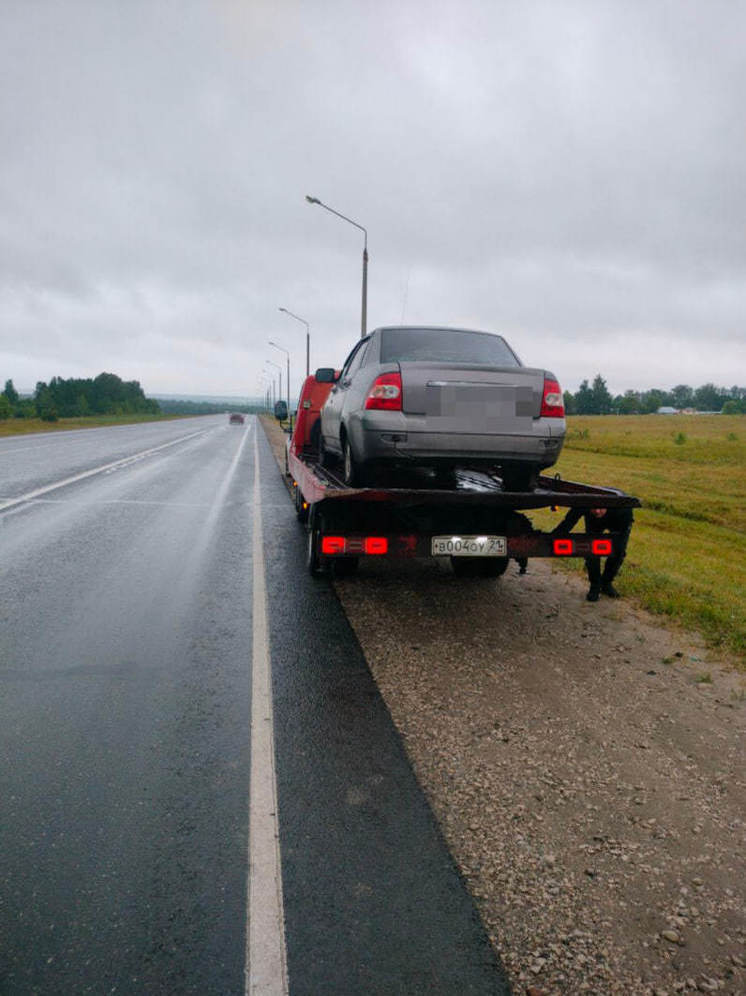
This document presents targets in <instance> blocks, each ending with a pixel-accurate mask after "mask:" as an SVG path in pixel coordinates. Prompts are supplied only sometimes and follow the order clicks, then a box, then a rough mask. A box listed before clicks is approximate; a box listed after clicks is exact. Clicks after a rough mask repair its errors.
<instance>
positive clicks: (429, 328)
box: [371, 325, 500, 336]
mask: <svg viewBox="0 0 746 996" xmlns="http://www.w3.org/2000/svg"><path fill="white" fill-rule="evenodd" d="M403 329H407V331H410V330H411V331H413V332H477V333H479V335H497V336H499V335H500V333H499V332H488V331H487V330H486V329H464V328H460V327H459V326H454V325H380V326H379V327H378V328H376V329H373V332H371V335H373V333H374V332H400V331H402V330H403Z"/></svg>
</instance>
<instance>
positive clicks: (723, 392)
mask: <svg viewBox="0 0 746 996" xmlns="http://www.w3.org/2000/svg"><path fill="white" fill-rule="evenodd" d="M564 397H565V412H566V413H567V414H568V415H651V414H653V413H654V412H657V411H658V409H659V408H676V409H677V410H678V411H681V410H682V409H684V408H689V409H693V410H694V411H698V412H722V413H723V414H724V415H746V387H737V386H735V387H730V388H725V387H716V386H715V385H714V384H703V385H702V386H701V387H697V388H694V387H690V386H689V385H688V384H677V385H676V387H672V388H671V389H670V390H669V391H664V390H661V389H660V388H657V387H654V388H651V389H650V390H649V391H634V390H629V391H625V392H624V394H617V395H616V397H613V396H612V394H611V392H610V391H609V389H608V388H607V386H606V381H605V380H604V378H603V377H602V376H601V374H597V375H596V377H595V379H594V381H593V383H592V384H589V383H588V381H587V380H584V381H583V382H582V384H581V385H580V387H579V388H578V390H577V391H576V392H575V393H574V394H573V393H572V392H571V391H565V395H564Z"/></svg>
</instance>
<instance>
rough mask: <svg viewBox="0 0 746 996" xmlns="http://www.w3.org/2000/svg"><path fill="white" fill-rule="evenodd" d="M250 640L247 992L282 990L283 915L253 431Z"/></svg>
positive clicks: (273, 995) (281, 995)
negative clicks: (252, 623)
mask: <svg viewBox="0 0 746 996" xmlns="http://www.w3.org/2000/svg"><path fill="white" fill-rule="evenodd" d="M252 550H253V554H252V559H253V563H254V571H253V589H254V598H253V616H254V626H253V640H252V661H251V786H250V790H249V882H248V893H249V901H248V919H249V922H248V925H247V936H246V990H245V992H246V996H287V993H288V974H287V955H286V950H285V918H284V912H283V902H282V865H281V859H280V831H279V822H278V818H277V779H276V775H275V743H274V719H273V714H272V670H271V660H270V655H269V645H268V634H267V591H266V585H265V580H264V548H263V546H262V517H261V493H260V489H259V447H258V443H257V434H255V435H254V528H253V535H252Z"/></svg>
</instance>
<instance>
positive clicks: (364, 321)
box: [306, 194, 368, 339]
mask: <svg viewBox="0 0 746 996" xmlns="http://www.w3.org/2000/svg"><path fill="white" fill-rule="evenodd" d="M306 200H307V201H308V203H309V204H318V206H319V207H322V208H324V209H325V210H326V211H330V212H331V213H332V214H336V216H337V217H338V218H341V219H342V220H343V221H348V222H349V223H350V224H351V225H354V226H355V228H359V229H360V231H361V232H362V233H363V236H364V238H365V242H364V245H363V304H362V315H361V319H360V338H361V339H362V338H364V336H365V334H366V331H367V328H368V230H367V228H364V227H363V226H362V225H359V224H358V223H357V222H356V221H353V220H352V218H348V217H347V215H345V214H340V213H339V211H335V210H334V208H331V207H329V205H328V204H324V202H323V201H320V200H319V199H318V197H311V196H309V194H306Z"/></svg>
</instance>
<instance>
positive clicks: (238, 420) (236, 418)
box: [228, 412, 244, 425]
mask: <svg viewBox="0 0 746 996" xmlns="http://www.w3.org/2000/svg"><path fill="white" fill-rule="evenodd" d="M228 422H229V423H230V424H231V425H243V424H244V417H243V415H242V414H241V412H232V413H231V417H230V418H229V419H228Z"/></svg>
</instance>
